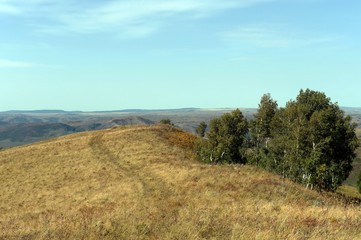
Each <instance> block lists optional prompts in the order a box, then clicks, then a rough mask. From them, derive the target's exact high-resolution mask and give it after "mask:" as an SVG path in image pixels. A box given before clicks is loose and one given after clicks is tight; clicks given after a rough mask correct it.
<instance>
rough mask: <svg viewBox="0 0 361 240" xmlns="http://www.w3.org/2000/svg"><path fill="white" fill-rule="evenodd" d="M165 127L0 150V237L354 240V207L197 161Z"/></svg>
mask: <svg viewBox="0 0 361 240" xmlns="http://www.w3.org/2000/svg"><path fill="white" fill-rule="evenodd" d="M192 139H193V137H192V136H191V135H189V134H187V133H184V132H182V131H179V130H176V129H174V128H171V127H169V126H161V125H156V126H150V127H146V126H137V127H118V128H113V129H109V130H102V131H94V132H86V133H78V134H73V135H69V136H66V137H61V138H58V139H54V140H51V141H46V142H40V143H37V144H33V145H29V146H24V147H17V148H12V149H7V150H3V151H1V152H0V188H1V190H2V194H1V195H0V212H1V215H0V239H309V238H311V239H326V238H327V239H361V232H360V230H359V229H360V227H361V207H360V206H354V205H345V204H344V203H342V202H339V201H338V200H336V199H334V198H333V197H332V195H329V194H320V193H317V192H313V191H310V190H306V189H304V187H302V186H300V185H297V184H294V183H292V182H290V181H288V180H285V179H281V178H279V177H277V176H274V175H272V174H269V173H267V172H264V171H262V170H259V169H257V168H255V167H251V166H242V165H205V164H203V163H200V162H197V161H196V160H195V159H194V157H193V153H192V152H191V151H190V150H189V149H188V144H189V143H190V142H191V141H192Z"/></svg>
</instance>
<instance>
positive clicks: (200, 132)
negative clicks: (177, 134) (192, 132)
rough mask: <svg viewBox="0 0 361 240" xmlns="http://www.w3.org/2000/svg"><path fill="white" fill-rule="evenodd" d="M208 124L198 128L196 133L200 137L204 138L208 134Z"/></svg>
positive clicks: (203, 123)
mask: <svg viewBox="0 0 361 240" xmlns="http://www.w3.org/2000/svg"><path fill="white" fill-rule="evenodd" d="M206 129H207V124H206V123H205V122H201V123H200V124H199V125H198V127H197V128H196V133H197V135H198V136H200V137H204V136H205V134H206Z"/></svg>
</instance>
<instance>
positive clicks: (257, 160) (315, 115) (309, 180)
mask: <svg viewBox="0 0 361 240" xmlns="http://www.w3.org/2000/svg"><path fill="white" fill-rule="evenodd" d="M358 143H359V142H358V139H357V137H356V134H355V125H353V124H352V123H351V118H350V117H349V116H345V114H344V112H343V111H342V110H341V109H340V108H339V107H338V105H337V103H332V102H331V100H330V99H329V98H328V97H327V96H326V95H325V94H324V93H321V92H317V91H312V90H309V89H307V90H301V91H300V92H299V95H298V96H297V98H296V100H291V101H289V102H287V104H286V106H285V107H283V108H279V107H278V104H277V102H276V101H274V100H273V99H272V98H271V96H270V95H269V94H266V95H264V96H263V97H262V98H261V101H260V104H259V108H258V111H257V113H256V114H255V116H254V119H253V120H251V121H249V122H248V121H247V120H246V119H245V118H244V116H243V115H242V112H241V111H240V110H239V109H237V110H235V111H233V112H231V113H227V114H224V115H223V116H222V117H220V118H216V119H214V120H212V121H211V123H210V128H209V132H208V134H207V136H206V139H205V140H203V141H202V144H200V145H199V147H198V154H199V156H200V157H201V158H202V159H203V160H204V161H207V162H212V163H224V162H227V163H229V162H233V163H248V164H254V165H257V166H260V167H262V168H265V169H267V170H269V171H272V172H275V173H277V174H279V175H281V176H283V177H287V178H290V179H292V180H294V181H296V182H299V183H303V184H305V185H306V186H307V187H308V186H309V187H311V188H313V187H314V188H316V189H318V190H326V191H334V190H336V189H337V187H338V186H339V185H341V184H342V182H343V181H344V180H345V179H346V178H347V177H348V175H349V173H350V171H351V170H352V161H353V159H354V158H355V149H356V148H357V146H358Z"/></svg>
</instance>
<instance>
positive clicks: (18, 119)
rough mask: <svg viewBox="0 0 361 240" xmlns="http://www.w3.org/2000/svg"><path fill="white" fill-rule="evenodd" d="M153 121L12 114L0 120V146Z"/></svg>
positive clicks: (140, 118)
mask: <svg viewBox="0 0 361 240" xmlns="http://www.w3.org/2000/svg"><path fill="white" fill-rule="evenodd" d="M47 120H48V122H47ZM153 123H154V122H153V121H150V120H148V119H145V118H142V117H135V116H130V117H124V118H120V119H112V120H108V119H91V120H88V121H69V122H68V121H65V123H61V122H57V121H55V120H54V119H46V118H45V119H41V118H40V117H39V116H37V117H33V118H32V117H29V116H14V117H10V118H8V119H6V118H5V121H2V122H0V148H1V147H2V148H6V147H13V146H20V145H24V144H29V143H33V142H37V141H41V140H46V139H50V138H55V137H59V136H63V135H68V134H72V133H76V132H83V131H91V130H100V129H106V128H111V127H116V126H124V125H150V124H153Z"/></svg>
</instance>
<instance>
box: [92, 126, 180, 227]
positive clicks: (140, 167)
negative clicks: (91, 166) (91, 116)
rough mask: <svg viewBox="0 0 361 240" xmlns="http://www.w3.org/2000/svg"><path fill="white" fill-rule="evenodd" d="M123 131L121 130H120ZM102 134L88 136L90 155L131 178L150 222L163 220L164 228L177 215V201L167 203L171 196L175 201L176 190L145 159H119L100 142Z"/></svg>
mask: <svg viewBox="0 0 361 240" xmlns="http://www.w3.org/2000/svg"><path fill="white" fill-rule="evenodd" d="M124 131H127V130H124ZM124 131H122V132H123V133H124ZM106 137H107V136H106V135H105V134H104V133H97V134H95V135H94V136H93V137H92V138H91V139H90V141H89V146H90V147H91V149H92V151H93V154H94V155H95V156H96V158H98V159H99V160H100V161H104V162H107V163H111V164H112V165H113V166H114V168H115V169H116V170H117V171H119V173H120V174H122V175H123V176H125V177H127V178H129V179H132V181H133V186H134V192H135V193H136V195H137V196H138V198H139V201H138V202H139V204H140V205H141V206H140V207H141V208H143V209H145V211H146V212H148V217H149V218H150V219H151V220H152V222H158V223H157V225H158V226H159V222H160V221H164V227H165V228H167V226H169V225H170V224H171V223H172V222H173V221H174V220H175V219H176V218H177V215H178V212H177V210H176V207H177V203H174V204H169V203H172V199H173V201H174V199H177V201H179V196H177V197H176V196H175V195H176V193H175V192H174V190H173V189H172V188H171V186H170V185H169V183H167V182H166V181H165V180H164V179H162V178H161V177H159V176H157V175H156V174H155V173H154V172H151V171H150V167H149V163H148V162H147V161H146V160H145V161H137V162H136V163H132V162H131V161H129V160H128V159H127V158H126V157H124V159H122V158H121V157H119V156H118V155H116V154H115V153H114V151H111V150H110V149H109V148H108V146H106V144H104V142H105V139H106ZM117 148H118V151H120V152H122V151H124V150H123V149H124V148H126V146H125V144H123V145H119V144H118V145H117ZM143 154H144V153H143ZM153 164H154V163H153ZM172 220H173V221H172Z"/></svg>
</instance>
